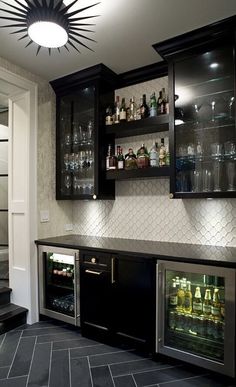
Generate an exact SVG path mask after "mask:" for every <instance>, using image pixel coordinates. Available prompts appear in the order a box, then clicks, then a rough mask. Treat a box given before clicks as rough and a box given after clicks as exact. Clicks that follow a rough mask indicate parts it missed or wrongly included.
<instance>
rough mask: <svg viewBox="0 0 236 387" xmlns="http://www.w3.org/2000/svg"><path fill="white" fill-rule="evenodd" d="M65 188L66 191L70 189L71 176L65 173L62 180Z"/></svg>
mask: <svg viewBox="0 0 236 387" xmlns="http://www.w3.org/2000/svg"><path fill="white" fill-rule="evenodd" d="M64 183H65V187H66V189H67V190H69V189H70V188H71V176H70V175H69V174H68V173H67V174H66V175H65V178H64Z"/></svg>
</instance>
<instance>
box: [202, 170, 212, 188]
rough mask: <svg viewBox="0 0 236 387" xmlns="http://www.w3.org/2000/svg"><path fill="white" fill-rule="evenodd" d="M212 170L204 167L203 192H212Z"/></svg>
mask: <svg viewBox="0 0 236 387" xmlns="http://www.w3.org/2000/svg"><path fill="white" fill-rule="evenodd" d="M211 180H212V176H211V170H210V169H204V170H203V172H202V190H203V192H210V191H211Z"/></svg>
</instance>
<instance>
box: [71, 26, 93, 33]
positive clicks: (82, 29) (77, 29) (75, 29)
mask: <svg viewBox="0 0 236 387" xmlns="http://www.w3.org/2000/svg"><path fill="white" fill-rule="evenodd" d="M70 31H84V32H92V33H94V32H95V31H92V30H86V28H78V27H74V28H73V27H70V30H69V32H70Z"/></svg>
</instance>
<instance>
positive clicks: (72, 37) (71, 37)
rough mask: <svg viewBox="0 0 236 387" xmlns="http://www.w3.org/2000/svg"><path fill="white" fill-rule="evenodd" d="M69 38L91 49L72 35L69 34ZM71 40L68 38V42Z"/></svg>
mask: <svg viewBox="0 0 236 387" xmlns="http://www.w3.org/2000/svg"><path fill="white" fill-rule="evenodd" d="M70 39H72V40H74V41H75V42H76V43H78V44H80V45H81V46H84V47H86V48H87V49H88V50H90V51H93V50H92V48H90V47H88V46H86V44H84V43H82V42H80V41H79V40H78V39H76V38H75V37H74V36H70ZM70 42H71V41H70V40H69V41H68V43H70Z"/></svg>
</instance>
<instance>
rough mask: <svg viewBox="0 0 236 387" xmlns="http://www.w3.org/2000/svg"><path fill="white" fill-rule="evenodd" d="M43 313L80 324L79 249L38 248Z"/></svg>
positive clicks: (40, 308) (40, 301)
mask: <svg viewBox="0 0 236 387" xmlns="http://www.w3.org/2000/svg"><path fill="white" fill-rule="evenodd" d="M38 266H39V312H40V314H42V315H45V316H48V317H52V318H56V319H58V320H61V321H65V322H67V323H71V324H74V325H77V326H80V299H79V291H80V281H79V251H78V250H72V249H67V248H59V247H52V246H39V247H38Z"/></svg>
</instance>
